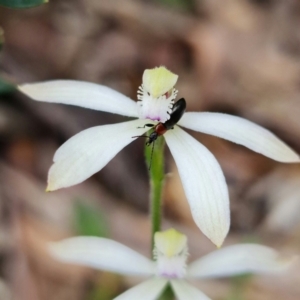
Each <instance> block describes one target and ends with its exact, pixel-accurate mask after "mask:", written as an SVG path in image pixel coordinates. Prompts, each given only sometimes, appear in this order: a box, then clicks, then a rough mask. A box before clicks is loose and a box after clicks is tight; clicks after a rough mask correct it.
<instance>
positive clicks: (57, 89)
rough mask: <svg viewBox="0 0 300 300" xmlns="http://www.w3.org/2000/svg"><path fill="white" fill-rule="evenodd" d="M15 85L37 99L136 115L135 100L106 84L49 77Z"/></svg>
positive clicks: (130, 115)
mask: <svg viewBox="0 0 300 300" xmlns="http://www.w3.org/2000/svg"><path fill="white" fill-rule="evenodd" d="M18 89H19V90H20V91H21V92H22V93H24V94H26V95H27V96H28V97H30V98H32V99H34V100H37V101H43V102H51V103H63V104H70V105H76V106H81V107H85V108H90V109H95V110H101V111H106V112H110V113H115V114H120V115H123V116H129V117H137V116H138V107H137V104H136V102H134V101H133V100H131V99H130V98H128V97H126V96H124V95H123V94H121V93H119V92H117V91H115V90H113V89H111V88H109V87H106V86H103V85H100V84H96V83H91V82H84V81H76V80H53V81H45V82H38V83H29V84H23V85H20V86H19V87H18Z"/></svg>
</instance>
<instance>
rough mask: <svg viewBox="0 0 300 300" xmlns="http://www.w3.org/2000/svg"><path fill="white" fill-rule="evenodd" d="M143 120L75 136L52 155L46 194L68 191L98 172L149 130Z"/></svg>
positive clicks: (91, 129)
mask: <svg viewBox="0 0 300 300" xmlns="http://www.w3.org/2000/svg"><path fill="white" fill-rule="evenodd" d="M144 124H145V120H140V119H138V120H134V121H129V122H124V123H118V124H113V125H103V126H96V127H92V128H89V129H86V130H84V131H81V132H80V133H78V134H76V135H75V136H73V137H72V138H70V139H69V140H68V141H67V142H65V143H64V144H63V145H62V146H61V147H60V148H59V149H58V150H57V151H56V153H55V155H54V159H53V161H54V164H53V165H52V167H51V168H50V170H49V175H48V187H47V191H53V190H56V189H59V188H63V187H68V186H71V185H74V184H77V183H80V182H82V181H84V180H85V179H87V178H89V177H90V176H92V175H93V174H95V173H96V172H98V171H99V170H101V169H102V168H103V167H104V166H105V165H106V164H107V163H108V162H109V161H110V160H111V159H112V158H113V157H114V156H115V155H116V154H117V153H118V152H119V151H120V150H121V149H123V148H124V147H125V146H127V145H128V144H129V143H130V142H132V141H133V140H134V139H135V138H132V137H133V136H137V135H141V134H143V133H144V132H146V131H147V130H148V128H138V127H139V126H143V125H144Z"/></svg>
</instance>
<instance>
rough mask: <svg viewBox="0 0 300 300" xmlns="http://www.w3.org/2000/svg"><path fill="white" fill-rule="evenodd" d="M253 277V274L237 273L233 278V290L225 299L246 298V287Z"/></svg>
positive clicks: (242, 299)
mask: <svg viewBox="0 0 300 300" xmlns="http://www.w3.org/2000/svg"><path fill="white" fill-rule="evenodd" d="M251 278H252V274H243V275H237V276H234V277H232V278H231V292H230V293H229V295H228V296H227V297H226V298H225V300H244V299H245V297H244V296H245V289H246V286H247V284H248V283H249V281H250V280H251Z"/></svg>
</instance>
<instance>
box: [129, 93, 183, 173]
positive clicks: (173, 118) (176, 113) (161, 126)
mask: <svg viewBox="0 0 300 300" xmlns="http://www.w3.org/2000/svg"><path fill="white" fill-rule="evenodd" d="M185 109H186V102H185V99H184V98H181V99H179V100H178V101H177V102H175V103H174V106H173V109H172V112H171V115H170V119H169V120H167V121H166V122H164V123H162V122H159V123H158V124H156V125H153V124H145V125H144V126H143V127H142V128H145V127H152V128H153V129H154V131H153V132H151V133H150V135H149V136H148V135H140V136H138V137H145V138H148V141H147V142H146V145H147V146H150V145H151V144H152V143H153V147H152V152H151V161H152V154H153V149H154V143H155V141H156V140H157V138H158V137H159V136H161V135H163V134H165V133H166V132H167V131H168V130H170V129H173V128H174V125H175V124H177V123H178V121H179V120H180V119H181V117H182V115H183V114H184V112H185ZM134 137H136V136H134ZM150 168H151V162H150V166H149V170H150Z"/></svg>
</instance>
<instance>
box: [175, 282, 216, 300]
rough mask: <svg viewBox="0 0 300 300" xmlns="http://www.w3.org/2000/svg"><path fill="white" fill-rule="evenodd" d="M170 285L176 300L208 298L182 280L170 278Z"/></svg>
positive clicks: (206, 299)
mask: <svg viewBox="0 0 300 300" xmlns="http://www.w3.org/2000/svg"><path fill="white" fill-rule="evenodd" d="M171 286H172V288H173V290H174V293H175V295H176V297H177V299H178V300H196V299H197V300H210V298H208V297H207V296H206V295H205V294H203V293H202V292H201V291H199V290H198V289H196V288H195V287H193V286H192V285H190V284H188V283H187V282H186V281H184V280H171Z"/></svg>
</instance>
